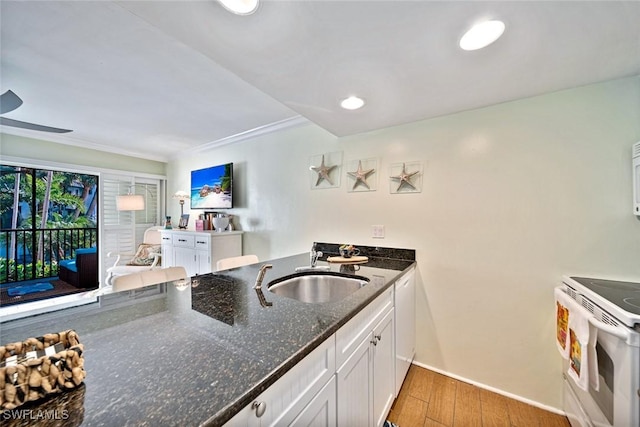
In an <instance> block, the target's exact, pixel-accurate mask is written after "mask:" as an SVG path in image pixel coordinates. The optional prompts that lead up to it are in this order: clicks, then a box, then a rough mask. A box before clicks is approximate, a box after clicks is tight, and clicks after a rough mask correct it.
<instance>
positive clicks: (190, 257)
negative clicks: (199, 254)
mask: <svg viewBox="0 0 640 427" xmlns="http://www.w3.org/2000/svg"><path fill="white" fill-rule="evenodd" d="M173 265H174V266H176V267H184V269H185V270H186V271H187V276H189V277H192V276H195V275H196V273H197V271H196V251H195V249H191V248H181V247H178V246H174V247H173Z"/></svg>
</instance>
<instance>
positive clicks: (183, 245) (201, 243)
mask: <svg viewBox="0 0 640 427" xmlns="http://www.w3.org/2000/svg"><path fill="white" fill-rule="evenodd" d="M160 232H161V233H162V266H163V267H177V266H181V267H184V268H185V270H187V274H188V275H189V276H195V275H196V274H206V273H211V272H213V271H216V263H217V262H218V260H220V259H222V258H229V257H234V256H240V255H242V233H243V232H242V231H222V232H217V231H189V230H180V229H170V230H160Z"/></svg>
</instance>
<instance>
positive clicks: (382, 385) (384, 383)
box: [371, 309, 396, 426]
mask: <svg viewBox="0 0 640 427" xmlns="http://www.w3.org/2000/svg"><path fill="white" fill-rule="evenodd" d="M394 312H395V309H392V310H391V311H390V312H387V314H386V315H385V317H384V318H383V319H382V320H381V321H380V322H379V323H378V324H377V325H376V327H375V328H374V330H373V340H372V344H373V346H374V347H373V353H372V355H371V357H372V367H371V369H372V373H373V421H374V424H373V425H375V426H381V425H383V424H384V422H385V420H386V419H387V414H388V413H389V411H390V410H391V405H393V400H394V398H395V395H396V393H395V387H394V386H395V378H394V376H393V374H392V372H394V367H395V347H394V336H395V329H394Z"/></svg>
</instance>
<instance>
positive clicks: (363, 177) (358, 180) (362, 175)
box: [347, 159, 377, 191]
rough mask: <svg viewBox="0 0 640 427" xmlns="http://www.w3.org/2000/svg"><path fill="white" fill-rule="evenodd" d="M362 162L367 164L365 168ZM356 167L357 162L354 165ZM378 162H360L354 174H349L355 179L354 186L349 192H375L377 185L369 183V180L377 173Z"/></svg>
mask: <svg viewBox="0 0 640 427" xmlns="http://www.w3.org/2000/svg"><path fill="white" fill-rule="evenodd" d="M362 162H364V163H365V167H363V166H362ZM353 166H355V162H354V164H353ZM376 167H377V160H376V159H368V160H358V168H357V170H355V171H354V172H347V175H349V176H350V177H351V178H353V186H352V187H351V189H350V190H349V191H374V190H375V189H376V188H375V183H374V182H368V181H367V178H369V177H370V176H371V175H373V174H374V173H375V171H376Z"/></svg>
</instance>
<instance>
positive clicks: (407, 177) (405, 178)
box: [391, 163, 420, 191]
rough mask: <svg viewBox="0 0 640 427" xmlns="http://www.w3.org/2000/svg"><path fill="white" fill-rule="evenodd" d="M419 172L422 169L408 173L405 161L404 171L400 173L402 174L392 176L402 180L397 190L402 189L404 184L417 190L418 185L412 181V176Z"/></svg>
mask: <svg viewBox="0 0 640 427" xmlns="http://www.w3.org/2000/svg"><path fill="white" fill-rule="evenodd" d="M419 172H420V171H415V172H411V173H407V169H406V167H405V164H404V163H403V164H402V172H401V173H400V175H398V176H392V177H391V179H397V180H398V181H400V185H398V189H397V190H396V191H400V189H401V188H402V186H403V185H407V186H409V187H411V188H413V189H414V190H417V188H416V186H415V185H413V184H412V183H411V177H413V176H414V175H416V174H418V173H419Z"/></svg>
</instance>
